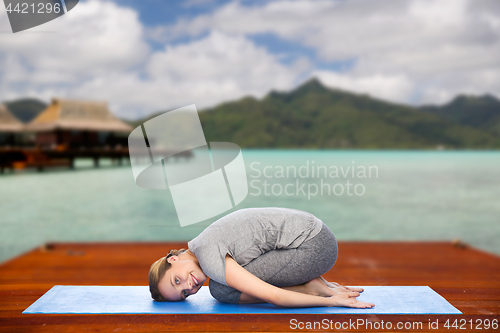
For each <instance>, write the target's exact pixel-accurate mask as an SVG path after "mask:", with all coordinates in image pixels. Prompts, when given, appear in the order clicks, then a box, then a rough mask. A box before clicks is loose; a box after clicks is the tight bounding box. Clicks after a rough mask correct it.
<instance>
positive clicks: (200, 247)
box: [149, 208, 374, 308]
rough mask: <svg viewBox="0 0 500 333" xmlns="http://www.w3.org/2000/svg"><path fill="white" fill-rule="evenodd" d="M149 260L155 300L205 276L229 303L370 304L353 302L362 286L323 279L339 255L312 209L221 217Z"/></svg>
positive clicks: (181, 295) (188, 289)
mask: <svg viewBox="0 0 500 333" xmlns="http://www.w3.org/2000/svg"><path fill="white" fill-rule="evenodd" d="M188 248H189V249H188V250H184V249H181V250H178V251H177V250H172V251H170V253H169V254H168V255H167V256H166V257H164V258H161V259H159V260H157V261H156V262H155V263H153V264H152V265H151V268H150V271H149V289H150V291H151V296H152V297H153V299H154V300H156V301H180V300H184V299H186V298H187V297H188V296H190V295H193V294H195V293H196V292H198V290H199V289H200V288H201V286H202V285H203V283H204V282H205V281H206V280H207V275H208V276H209V277H210V281H209V288H210V293H211V294H212V296H213V297H214V298H216V299H217V300H219V301H221V302H226V303H257V302H268V303H271V304H275V305H278V306H284V307H313V306H345V307H355V308H371V307H373V306H374V305H373V304H371V303H366V302H361V301H358V300H356V297H357V296H359V293H360V292H362V291H363V289H361V288H348V287H343V286H340V285H339V284H336V283H331V282H328V281H326V280H325V279H323V278H322V277H321V275H322V274H325V273H326V272H328V271H329V270H330V269H331V268H332V267H333V265H334V264H335V261H336V260H337V241H336V240H335V236H334V235H333V233H332V232H331V231H330V229H328V227H327V226H326V225H325V224H324V223H323V222H322V221H321V220H319V219H317V218H316V217H315V216H314V215H312V214H309V213H306V212H303V211H300V210H295V209H288V208H248V209H242V210H239V211H236V212H233V213H231V214H229V215H227V216H224V217H222V218H221V219H219V220H217V221H216V222H214V223H212V224H211V225H210V226H209V227H207V228H206V229H205V230H204V231H203V232H202V233H201V234H200V235H199V236H198V237H196V238H195V239H193V240H192V241H190V242H189V243H188Z"/></svg>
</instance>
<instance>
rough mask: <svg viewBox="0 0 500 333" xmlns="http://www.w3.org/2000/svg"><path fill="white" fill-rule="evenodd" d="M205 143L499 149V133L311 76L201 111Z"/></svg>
mask: <svg viewBox="0 0 500 333" xmlns="http://www.w3.org/2000/svg"><path fill="white" fill-rule="evenodd" d="M200 119H201V122H202V125H203V130H204V132H205V136H206V139H207V141H229V142H234V143H236V144H238V145H240V146H241V147H247V148H248V147H251V148H270V147H273V148H275V147H276V148H292V147H293V148H361V149H434V148H436V147H440V146H444V147H446V148H470V149H474V148H480V149H487V148H500V136H497V135H494V134H491V133H489V132H487V131H484V130H481V129H477V128H474V127H471V126H464V125H461V124H458V123H457V122H456V121H453V120H450V119H447V118H444V117H442V116H440V115H437V114H432V113H429V112H422V111H421V110H419V109H416V108H413V107H409V106H405V105H399V104H394V103H389V102H385V101H382V100H378V99H375V98H371V97H369V96H367V95H358V94H353V93H349V92H345V91H341V90H336V89H329V88H326V87H325V86H323V85H322V84H321V83H320V82H319V81H318V80H316V79H313V80H310V81H308V82H306V83H305V84H303V85H302V86H300V87H298V88H297V89H295V90H294V91H291V92H271V93H269V94H268V95H267V96H266V97H264V98H263V99H262V100H257V99H255V98H251V97H247V98H243V99H241V100H239V101H235V102H229V103H224V104H222V105H219V106H217V107H214V108H211V109H208V110H204V111H203V112H200Z"/></svg>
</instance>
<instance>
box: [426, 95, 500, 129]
mask: <svg viewBox="0 0 500 333" xmlns="http://www.w3.org/2000/svg"><path fill="white" fill-rule="evenodd" d="M421 109H422V110H424V111H427V112H430V113H433V114H437V115H440V116H442V117H444V118H447V119H450V120H453V121H455V122H457V123H459V124H461V125H466V126H472V127H476V128H479V129H482V130H485V131H489V132H491V133H493V134H495V135H500V101H499V100H498V99H496V98H495V97H493V96H491V95H484V96H480V97H475V96H466V95H459V96H457V97H456V98H455V99H453V100H452V101H451V102H450V103H448V104H445V105H443V106H424V107H422V108H421Z"/></svg>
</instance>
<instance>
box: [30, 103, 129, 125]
mask: <svg viewBox="0 0 500 333" xmlns="http://www.w3.org/2000/svg"><path fill="white" fill-rule="evenodd" d="M25 129H26V130H28V131H35V132H39V131H52V130H80V131H82V130H83V131H106V132H130V131H132V127H131V126H129V125H127V124H125V123H124V122H123V121H121V120H120V119H118V118H116V117H115V116H114V115H113V114H112V113H111V111H109V109H108V105H107V103H106V102H95V101H78V100H67V99H59V98H54V99H52V103H51V104H50V105H49V106H48V107H47V108H46V109H45V110H44V111H43V112H42V113H40V114H39V115H38V116H37V117H36V118H35V119H33V120H32V121H31V122H30V123H29V124H28V125H27V126H26V128H25Z"/></svg>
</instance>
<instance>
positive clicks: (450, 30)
mask: <svg viewBox="0 0 500 333" xmlns="http://www.w3.org/2000/svg"><path fill="white" fill-rule="evenodd" d="M212 29H218V30H220V31H226V32H231V33H238V34H241V35H248V34H255V33H274V34H276V35H278V36H280V37H281V38H283V39H286V40H289V41H292V42H296V43H301V44H303V45H305V46H308V47H311V48H313V49H314V50H316V52H317V54H318V56H319V58H320V59H322V60H324V61H343V60H346V59H356V65H355V66H354V67H353V68H352V70H350V71H348V72H343V73H342V75H340V74H338V73H335V72H331V73H330V74H329V73H326V72H325V71H322V72H321V75H322V76H323V78H325V77H329V79H325V80H326V81H328V82H332V84H333V82H339V84H343V85H344V86H345V87H347V86H352V87H353V89H354V88H356V87H357V85H355V84H353V83H354V82H357V83H361V82H362V83H361V85H362V86H363V87H364V88H363V90H369V92H370V93H372V94H373V95H376V96H379V97H382V98H388V99H390V100H395V101H401V100H404V101H407V102H443V98H442V97H438V95H435V99H434V100H432V97H431V96H433V95H434V94H433V93H431V91H435V90H436V89H438V90H439V91H442V93H440V94H439V96H445V95H446V96H453V95H454V94H457V93H460V92H467V91H471V90H474V91H479V92H482V93H484V92H490V93H497V94H498V91H500V89H499V88H500V86H499V85H500V84H499V83H496V84H495V83H494V82H493V83H492V84H491V85H486V84H484V83H483V84H480V87H481V88H480V89H477V86H476V85H475V84H476V82H475V81H477V80H475V78H476V77H477V76H482V75H483V74H481V73H483V72H484V71H490V72H491V73H497V71H496V70H497V69H498V68H499V67H500V57H498V54H500V2H498V1H494V0H484V1H472V0H468V1H467V0H409V1H393V0H377V1H373V0H350V1H323V0H319V1H306V0H299V1H291V0H282V1H275V2H271V3H268V4H266V5H264V6H262V7H257V6H251V7H247V6H243V5H242V4H241V3H240V2H232V3H229V4H227V5H226V6H224V7H222V8H220V9H219V10H217V11H216V12H215V13H214V14H211V15H204V16H199V17H196V18H194V19H192V20H183V21H179V22H178V23H177V24H175V25H173V26H170V27H163V31H164V32H165V34H164V38H167V39H175V38H179V37H181V36H186V35H187V36H197V35H199V34H201V33H203V32H206V31H210V30H212ZM333 78H334V79H333ZM381 78H384V79H381ZM388 78H392V79H388ZM395 78H398V79H395ZM403 78H404V79H403ZM459 78H460V79H461V81H460V82H459V84H458V82H457V80H458V79H459ZM380 80H382V81H383V82H384V83H382V84H383V85H385V86H386V88H387V89H386V88H383V89H382V88H380V87H379V86H378V85H377V84H369V83H368V82H379V81H380ZM394 80H399V81H401V80H404V81H405V83H404V87H400V86H398V85H394V84H392V83H390V82H395V81H394ZM490 81H491V80H490ZM492 81H496V82H500V77H499V76H496V74H495V77H494V80H492ZM409 86H412V89H413V91H409V90H408V87H409ZM391 87H393V88H391ZM426 89H430V90H429V92H426ZM354 90H360V89H354ZM404 93H406V96H404ZM415 96H422V99H421V100H418V99H417V100H414V98H415ZM497 96H499V97H500V95H497Z"/></svg>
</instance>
